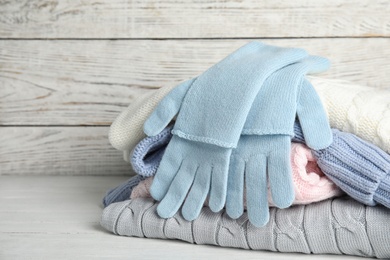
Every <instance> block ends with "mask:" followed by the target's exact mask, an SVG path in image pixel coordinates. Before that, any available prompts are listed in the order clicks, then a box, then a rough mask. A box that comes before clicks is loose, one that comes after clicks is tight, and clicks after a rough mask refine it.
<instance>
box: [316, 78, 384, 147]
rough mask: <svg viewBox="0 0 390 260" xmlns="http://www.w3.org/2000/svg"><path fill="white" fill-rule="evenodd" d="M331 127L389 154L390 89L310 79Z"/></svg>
mask: <svg viewBox="0 0 390 260" xmlns="http://www.w3.org/2000/svg"><path fill="white" fill-rule="evenodd" d="M311 82H312V83H313V85H314V86H315V89H316V91H317V93H318V95H319V96H320V98H321V100H322V103H323V104H324V106H325V109H326V110H327V113H328V117H329V123H330V125H331V127H332V128H337V129H339V130H341V131H343V132H348V133H353V134H355V135H356V136H359V137H360V138H362V139H364V140H366V141H369V142H371V143H373V144H375V145H377V146H378V147H380V148H382V150H384V151H386V152H387V153H390V91H389V90H388V89H378V88H370V87H365V86H359V85H354V84H351V83H348V82H346V81H341V80H326V81H324V80H322V79H320V78H315V77H312V78H311Z"/></svg>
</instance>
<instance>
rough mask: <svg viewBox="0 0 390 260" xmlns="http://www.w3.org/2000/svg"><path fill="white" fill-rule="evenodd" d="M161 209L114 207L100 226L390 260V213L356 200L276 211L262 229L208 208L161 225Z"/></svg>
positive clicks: (126, 232) (140, 202)
mask: <svg viewBox="0 0 390 260" xmlns="http://www.w3.org/2000/svg"><path fill="white" fill-rule="evenodd" d="M157 206H158V203H156V202H155V201H153V200H152V199H147V198H139V199H135V200H127V201H123V202H118V203H114V204H111V205H110V206H108V207H107V208H105V209H104V211H103V214H102V219H101V222H100V223H101V225H102V227H104V228H105V229H106V230H108V231H110V232H113V233H114V234H117V235H121V236H134V237H145V238H160V239H179V240H183V241H187V242H189V243H196V244H210V245H217V246H222V247H233V248H244V249H252V250H269V251H276V252H300V253H305V254H346V255H356V256H363V257H377V258H390V247H389V245H390V225H388V223H389V222H390V210H389V209H386V208H384V207H381V206H377V207H368V206H364V205H363V204H360V203H358V202H356V201H353V200H351V199H345V198H338V199H333V200H325V201H322V202H318V203H313V204H309V205H306V206H294V207H291V208H288V209H277V208H271V210H270V221H269V222H268V224H267V225H266V226H264V227H261V228H256V227H255V226H253V225H252V224H251V223H250V222H249V221H248V218H247V215H246V214H244V215H243V216H242V217H240V218H239V219H236V220H233V219H231V218H229V217H228V216H227V214H226V213H225V212H224V211H221V212H218V213H213V212H211V211H210V209H209V208H207V207H204V208H203V209H202V211H201V214H200V216H199V218H197V219H196V220H194V221H191V222H188V221H186V220H185V219H183V216H182V215H181V214H180V213H177V214H176V215H175V216H174V217H172V218H169V219H162V218H160V217H159V216H158V215H157V212H156V208H157Z"/></svg>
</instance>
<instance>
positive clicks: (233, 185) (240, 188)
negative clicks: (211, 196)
mask: <svg viewBox="0 0 390 260" xmlns="http://www.w3.org/2000/svg"><path fill="white" fill-rule="evenodd" d="M244 171H245V162H244V160H242V159H239V158H236V157H233V156H232V157H231V159H230V165H229V174H228V188H227V195H226V213H227V214H228V216H229V217H231V218H232V219H237V218H239V217H240V216H241V215H242V213H243V212H244Z"/></svg>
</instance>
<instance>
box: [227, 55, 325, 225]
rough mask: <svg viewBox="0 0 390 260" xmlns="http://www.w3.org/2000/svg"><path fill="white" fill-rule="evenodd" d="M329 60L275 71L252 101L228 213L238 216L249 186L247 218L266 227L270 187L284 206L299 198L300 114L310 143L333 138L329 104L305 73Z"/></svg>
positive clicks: (234, 164) (318, 145)
mask: <svg viewBox="0 0 390 260" xmlns="http://www.w3.org/2000/svg"><path fill="white" fill-rule="evenodd" d="M328 67H329V61H328V60H327V59H325V58H322V57H316V56H309V57H307V58H305V59H302V60H300V61H299V62H296V63H294V64H291V65H289V66H286V67H284V68H282V69H280V70H278V71H277V72H275V73H273V74H272V75H271V76H270V77H269V78H268V79H267V80H266V81H265V83H264V85H263V86H262V88H261V90H260V91H259V93H258V94H257V96H256V98H255V101H254V102H253V104H252V107H251V110H250V112H249V114H248V117H247V119H246V122H245V125H244V129H243V131H242V135H241V137H240V140H239V142H238V145H237V148H236V149H234V150H233V152H232V155H231V157H230V165H229V179H228V192H227V198H226V212H227V214H228V215H229V216H230V217H232V218H238V217H239V216H241V215H242V213H243V211H244V205H243V195H244V188H245V189H246V197H247V211H248V217H249V220H250V222H251V223H252V224H254V225H256V226H262V225H264V224H265V223H267V221H268V217H269V214H268V205H267V190H268V189H267V187H268V185H269V186H270V191H271V194H272V200H273V202H274V203H275V205H276V206H277V207H279V208H286V207H289V206H290V205H291V204H292V202H293V200H294V190H293V182H292V180H291V177H292V173H291V164H290V155H289V153H290V150H291V149H290V144H291V137H292V136H293V135H294V121H295V118H296V115H297V116H298V118H299V119H300V121H301V122H302V127H303V128H304V134H305V137H306V141H307V144H309V146H310V147H311V148H314V149H322V148H325V147H327V146H329V145H330V144H331V142H332V133H331V130H330V126H329V123H328V120H327V118H326V114H325V111H324V108H323V106H322V104H321V101H320V99H319V97H318V96H317V93H316V92H315V91H314V89H313V87H312V85H311V84H310V83H309V82H308V81H307V80H306V79H305V78H304V77H305V75H306V73H309V72H310V73H313V72H320V71H324V70H326V69H327V68H328Z"/></svg>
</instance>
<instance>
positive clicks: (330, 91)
mask: <svg viewBox="0 0 390 260" xmlns="http://www.w3.org/2000/svg"><path fill="white" fill-rule="evenodd" d="M309 80H310V82H311V83H312V84H313V86H314V88H315V89H316V91H317V93H318V94H319V96H320V98H321V101H322V102H323V104H324V107H325V109H326V111H327V114H328V118H329V122H330V125H331V127H332V128H337V129H339V130H341V131H344V132H349V133H353V134H355V135H357V136H359V137H360V138H362V139H364V140H366V141H369V142H371V143H373V144H375V145H377V146H378V147H380V148H382V149H383V150H384V151H386V152H387V153H390V90H381V89H376V88H371V87H366V86H359V85H355V84H353V83H351V82H347V81H341V80H330V79H322V78H317V77H309ZM176 85H177V84H172V85H170V86H165V87H162V88H160V89H157V90H156V91H154V92H153V93H148V94H146V95H144V96H141V97H140V98H139V99H138V100H137V101H136V102H134V103H132V104H130V106H129V107H128V108H127V109H126V110H125V111H123V112H122V113H121V114H119V116H118V117H117V118H116V119H115V121H114V122H113V123H112V125H111V127H110V132H109V140H110V143H111V145H112V146H113V147H114V148H116V149H118V150H121V151H123V152H124V159H125V160H126V161H129V154H130V152H131V150H132V149H133V148H134V147H135V146H136V145H137V144H138V142H140V141H141V140H142V139H143V138H144V137H145V134H144V132H143V124H144V122H145V120H146V119H147V118H148V116H149V115H150V114H151V112H152V111H153V110H154V108H155V107H156V106H157V104H158V103H159V102H160V100H161V99H162V98H163V97H164V96H165V95H166V94H167V93H168V92H169V91H171V90H172V89H173V88H174V87H175V86H176Z"/></svg>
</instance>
